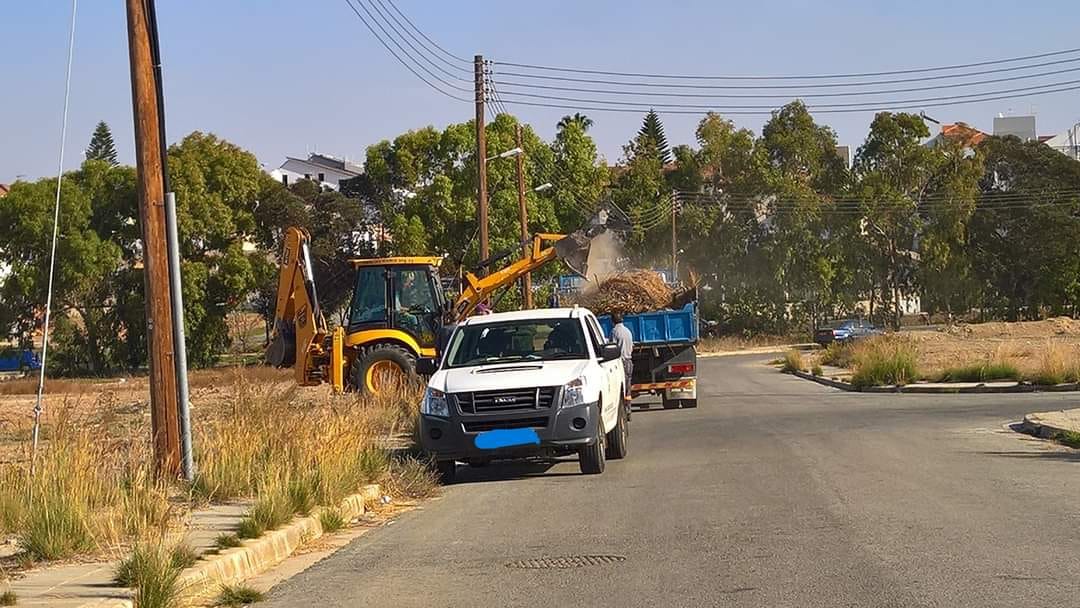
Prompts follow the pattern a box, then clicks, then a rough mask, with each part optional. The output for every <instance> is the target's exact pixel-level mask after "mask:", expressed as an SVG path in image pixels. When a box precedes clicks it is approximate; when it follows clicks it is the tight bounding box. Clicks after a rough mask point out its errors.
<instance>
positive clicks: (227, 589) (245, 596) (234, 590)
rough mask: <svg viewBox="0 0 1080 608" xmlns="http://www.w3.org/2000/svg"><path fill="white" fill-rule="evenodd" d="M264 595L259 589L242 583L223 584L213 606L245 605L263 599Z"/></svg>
mask: <svg viewBox="0 0 1080 608" xmlns="http://www.w3.org/2000/svg"><path fill="white" fill-rule="evenodd" d="M264 597H265V596H264V595H263V594H262V592H260V591H256V590H255V589H252V588H251V587H244V586H243V585H225V586H223V587H222V588H221V593H220V594H219V595H218V597H217V600H216V601H215V602H214V605H215V606H247V605H248V604H254V603H255V602H261V601H263V598H264Z"/></svg>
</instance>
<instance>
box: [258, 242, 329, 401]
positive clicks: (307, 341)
mask: <svg viewBox="0 0 1080 608" xmlns="http://www.w3.org/2000/svg"><path fill="white" fill-rule="evenodd" d="M310 239H311V237H310V236H309V235H308V233H307V231H305V230H304V229H302V228H296V227H293V228H289V229H288V230H286V231H285V238H284V244H283V247H282V255H281V270H280V273H279V275H278V289H277V305H276V306H275V309H274V330H273V335H272V336H271V338H270V346H269V348H268V349H267V353H266V356H267V361H268V362H269V363H270V364H271V365H274V366H276V367H288V366H290V365H292V366H294V369H295V372H296V382H297V384H300V385H301V386H308V385H314V384H319V383H320V382H324V381H326V379H323V378H322V377H321V375H322V373H323V369H324V368H325V365H324V363H325V361H324V360H325V359H326V352H325V351H326V348H325V346H324V345H325V343H326V336H327V335H328V331H327V328H326V319H324V318H323V314H322V310H321V309H320V308H319V298H318V295H317V294H316V292H315V279H314V273H313V271H312V267H311V250H310V248H309V245H308V243H309V241H310Z"/></svg>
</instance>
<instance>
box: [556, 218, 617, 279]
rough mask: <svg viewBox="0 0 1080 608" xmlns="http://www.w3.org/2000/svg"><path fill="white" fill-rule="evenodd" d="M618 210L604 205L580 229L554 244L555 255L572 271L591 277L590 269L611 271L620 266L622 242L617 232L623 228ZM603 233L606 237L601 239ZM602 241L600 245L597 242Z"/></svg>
mask: <svg viewBox="0 0 1080 608" xmlns="http://www.w3.org/2000/svg"><path fill="white" fill-rule="evenodd" d="M620 219H621V218H620V217H618V214H617V213H612V212H611V211H609V210H608V209H607V208H606V207H602V208H600V209H599V210H597V212H596V213H595V214H594V215H593V216H592V217H591V218H590V219H589V223H588V224H587V225H586V226H585V228H582V229H581V230H577V231H574V232H572V233H570V234H568V235H566V236H565V237H563V238H562V239H560V240H559V241H558V242H556V243H555V255H556V257H558V258H559V259H560V260H562V261H563V263H565V264H566V265H567V266H568V267H569V268H570V270H572V271H574V272H576V273H577V274H579V275H581V276H583V277H585V278H586V279H590V278H591V277H590V274H589V272H590V271H592V272H594V273H599V274H608V273H609V272H611V271H613V270H614V269H615V267H616V265H617V262H618V260H617V258H618V254H619V252H620V251H621V249H622V247H621V244H620V243H619V242H618V241H619V239H618V238H617V236H616V235H617V234H618V233H620V232H623V231H624V228H625V227H624V226H623V223H622V222H620ZM601 236H603V237H604V238H598V237H601ZM598 243H603V245H602V246H600V247H594V244H598Z"/></svg>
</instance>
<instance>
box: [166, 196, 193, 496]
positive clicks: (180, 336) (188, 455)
mask: <svg viewBox="0 0 1080 608" xmlns="http://www.w3.org/2000/svg"><path fill="white" fill-rule="evenodd" d="M165 233H166V236H167V237H168V245H169V294H170V296H171V298H172V312H173V350H174V353H175V355H176V356H175V357H173V363H174V364H175V367H176V407H177V417H178V418H179V419H180V456H181V471H182V472H183V475H184V479H186V480H188V481H191V480H193V479H194V478H195V456H194V454H193V453H192V451H191V406H190V403H189V401H188V375H187V340H186V339H185V335H186V334H185V332H184V292H183V288H182V286H183V281H182V280H181V277H180V236H179V233H178V231H177V229H176V195H175V194H173V193H172V192H168V193H166V194H165Z"/></svg>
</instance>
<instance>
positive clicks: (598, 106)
mask: <svg viewBox="0 0 1080 608" xmlns="http://www.w3.org/2000/svg"><path fill="white" fill-rule="evenodd" d="M1047 86H1052V85H1047ZM1076 90H1080V85H1073V86H1063V87H1059V88H1052V89H1043V90H1035V89H1029V90H1025V92H1023V93H1017V94H1012V95H990V96H986V97H981V98H977V99H966V100H963V101H959V100H953V101H939V102H929V103H923V102H919V101H917V100H907V101H895V102H890V103H882V104H878V105H872V104H867V105H864V106H863V107H846V108H821V107H820V106H807V107H808V109H809V110H811V111H813V112H816V113H819V114H846V113H852V112H879V111H889V110H911V109H925V108H939V107H946V106H956V105H968V104H972V103H980V102H986V101H1000V100H1004V99H1018V98H1021V97H1034V96H1039V95H1048V94H1051V93H1064V92H1068V91H1076ZM506 98H507V101H508V102H509V103H513V104H516V105H522V106H531V107H538V108H555V109H559V110H579V111H580V110H587V111H592V112H617V113H630V114H643V113H645V112H648V111H649V110H651V109H655V108H657V107H660V106H659V104H652V103H649V102H642V103H640V104H635V105H634V106H627V107H612V105H614V104H609V102H608V101H607V100H589V101H581V102H577V101H574V100H571V99H565V98H558V99H557V100H556V101H559V102H561V103H547V102H537V101H527V100H524V99H513V98H512V95H511V94H509V93H507V94H506ZM582 104H588V105H582ZM604 104H608V105H604ZM710 110H712V111H722V113H723V114H726V115H732V116H768V115H770V114H772V110H768V111H766V110H763V109H760V110H759V109H754V110H738V109H736V110H725V109H722V107H721V106H704V107H700V108H698V109H688V108H671V109H665V110H664V112H665V113H666V114H692V115H700V114H702V113H704V112H707V111H710Z"/></svg>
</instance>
